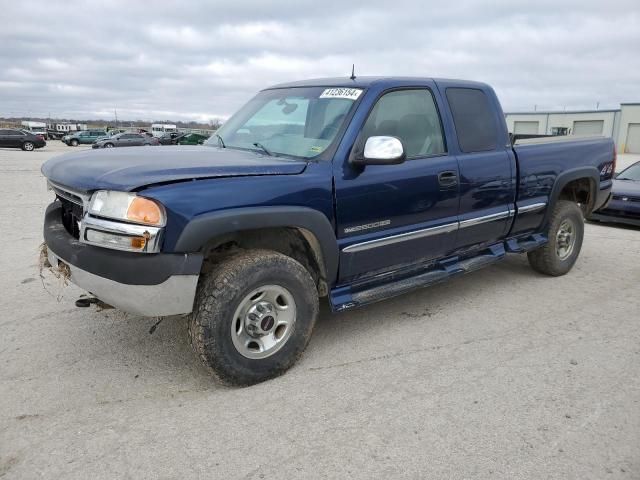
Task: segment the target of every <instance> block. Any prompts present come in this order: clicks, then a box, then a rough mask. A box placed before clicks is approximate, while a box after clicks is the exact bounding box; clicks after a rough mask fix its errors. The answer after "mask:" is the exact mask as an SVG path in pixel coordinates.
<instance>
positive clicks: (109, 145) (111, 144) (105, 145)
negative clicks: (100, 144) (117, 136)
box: [104, 143, 113, 148]
mask: <svg viewBox="0 0 640 480" xmlns="http://www.w3.org/2000/svg"><path fill="white" fill-rule="evenodd" d="M104 148H113V143H105V144H104Z"/></svg>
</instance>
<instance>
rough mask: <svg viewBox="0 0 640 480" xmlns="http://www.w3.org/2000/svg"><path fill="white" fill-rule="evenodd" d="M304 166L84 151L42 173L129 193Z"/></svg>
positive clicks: (237, 154)
mask: <svg viewBox="0 0 640 480" xmlns="http://www.w3.org/2000/svg"><path fill="white" fill-rule="evenodd" d="M306 166H307V162H305V161H303V160H295V159H290V158H281V157H269V156H266V155H262V154H260V153H258V152H250V151H244V150H232V149H229V148H217V147H208V146H191V147H188V146H185V147H179V146H166V147H122V148H110V149H105V150H82V151H80V152H74V153H68V154H65V155H61V156H59V157H55V158H52V159H51V160H49V161H47V162H46V163H45V164H44V165H43V166H42V173H43V174H44V176H45V177H47V178H48V179H49V180H51V181H52V182H54V183H58V184H60V185H64V186H67V187H70V188H74V189H76V190H82V191H92V190H121V191H131V190H136V189H138V188H141V187H145V186H148V185H153V184H158V183H168V182H176V181H184V180H192V179H201V178H215V177H238V176H248V175H296V174H298V173H302V172H303V171H304V169H305V168H306Z"/></svg>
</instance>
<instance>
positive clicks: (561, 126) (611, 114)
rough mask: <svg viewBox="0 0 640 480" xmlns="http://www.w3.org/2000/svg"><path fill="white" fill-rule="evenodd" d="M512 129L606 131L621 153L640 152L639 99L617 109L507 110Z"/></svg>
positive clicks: (578, 132)
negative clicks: (509, 111)
mask: <svg viewBox="0 0 640 480" xmlns="http://www.w3.org/2000/svg"><path fill="white" fill-rule="evenodd" d="M505 118H506V120H507V127H508V128H509V131H510V132H511V133H519V134H528V135H604V136H606V137H611V138H613V140H614V141H615V143H616V147H617V149H618V152H620V153H640V103H622V104H620V108H619V109H617V110H580V111H567V112H553V111H544V112H517V113H516V112H514V113H505Z"/></svg>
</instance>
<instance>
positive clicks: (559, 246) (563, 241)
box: [556, 218, 576, 260]
mask: <svg viewBox="0 0 640 480" xmlns="http://www.w3.org/2000/svg"><path fill="white" fill-rule="evenodd" d="M575 244H576V226H575V224H574V223H573V221H572V220H570V219H568V218H567V219H565V220H563V221H562V223H561V224H560V227H558V232H557V233H556V254H557V255H558V258H559V259H560V260H564V259H566V258H567V257H568V256H569V255H571V253H572V252H573V248H574V246H575Z"/></svg>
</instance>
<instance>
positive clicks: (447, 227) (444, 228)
mask: <svg viewBox="0 0 640 480" xmlns="http://www.w3.org/2000/svg"><path fill="white" fill-rule="evenodd" d="M545 205H546V204H545V203H542V204H534V205H530V206H528V207H529V210H524V211H525V212H526V211H534V210H538V209H540V208H543V207H544V206H545ZM523 208H525V207H523ZM523 208H520V210H519V211H520V212H523ZM514 215H515V210H512V209H508V210H505V211H504V212H498V213H492V214H490V215H483V216H481V217H475V218H470V219H468V220H462V221H461V222H452V223H446V224H444V225H438V226H437V227H431V228H424V229H422V230H416V231H413V232H406V233H400V234H398V235H392V236H390V237H385V238H378V239H376V240H368V241H366V242H361V243H354V244H353V245H349V246H348V247H345V248H344V249H342V251H343V252H344V253H356V252H361V251H364V250H369V249H372V248H377V247H383V246H386V245H392V244H394V243H398V242H405V241H407V240H415V239H418V238H423V237H429V236H431V235H438V234H440V233H448V232H454V231H456V230H459V229H461V228H466V227H473V226H475V225H480V224H481V223H487V222H493V221H495V220H502V219H504V218H509V217H512V216H514Z"/></svg>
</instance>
